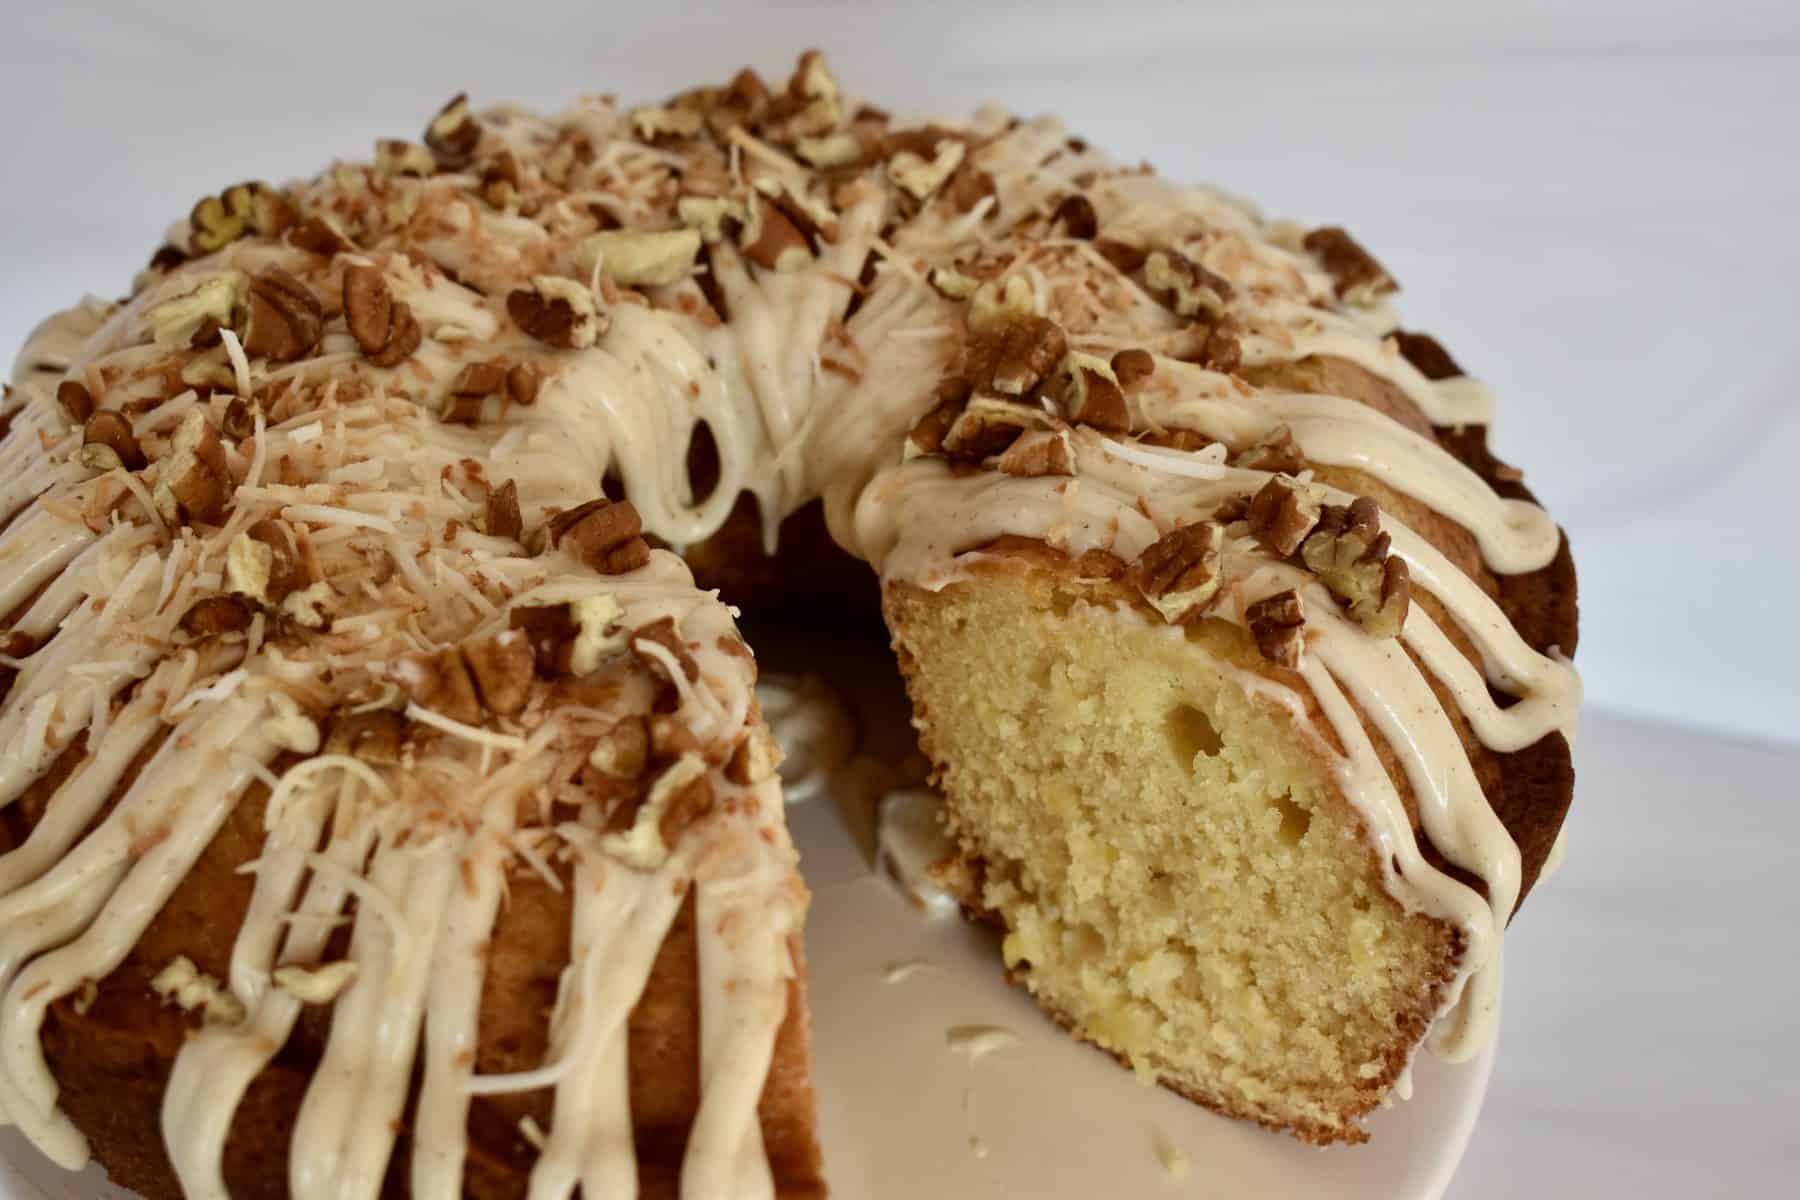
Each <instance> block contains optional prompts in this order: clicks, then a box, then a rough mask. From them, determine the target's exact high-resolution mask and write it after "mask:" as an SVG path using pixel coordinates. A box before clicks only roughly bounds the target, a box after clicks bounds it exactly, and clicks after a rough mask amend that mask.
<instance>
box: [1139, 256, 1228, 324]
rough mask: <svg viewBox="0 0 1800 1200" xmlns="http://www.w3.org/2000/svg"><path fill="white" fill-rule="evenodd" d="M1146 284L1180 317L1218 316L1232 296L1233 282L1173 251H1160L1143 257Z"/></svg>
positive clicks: (1152, 292)
mask: <svg viewBox="0 0 1800 1200" xmlns="http://www.w3.org/2000/svg"><path fill="white" fill-rule="evenodd" d="M1144 286H1145V287H1146V288H1148V289H1149V291H1150V294H1151V295H1153V296H1155V297H1156V298H1157V299H1158V300H1159V301H1161V302H1162V304H1163V306H1164V307H1165V308H1167V309H1169V310H1170V311H1171V312H1173V313H1174V314H1175V315H1176V316H1179V317H1194V316H1198V315H1200V314H1201V313H1205V314H1207V315H1208V316H1211V317H1215V318H1216V317H1218V316H1220V315H1221V314H1223V313H1224V311H1225V305H1226V303H1227V302H1228V301H1230V299H1231V294H1232V293H1231V284H1230V283H1229V282H1228V281H1227V280H1226V279H1224V278H1223V277H1222V276H1219V275H1215V274H1213V273H1212V272H1211V271H1209V270H1207V269H1206V268H1205V267H1203V266H1201V265H1200V264H1199V263H1197V262H1194V261H1193V260H1192V259H1190V258H1188V257H1187V256H1186V255H1184V254H1180V253H1178V252H1176V251H1174V250H1158V251H1156V252H1154V253H1153V254H1151V255H1150V256H1149V257H1148V258H1146V259H1145V260H1144Z"/></svg>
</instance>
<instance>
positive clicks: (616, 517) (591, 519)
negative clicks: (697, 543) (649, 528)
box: [546, 499, 650, 575]
mask: <svg viewBox="0 0 1800 1200" xmlns="http://www.w3.org/2000/svg"><path fill="white" fill-rule="evenodd" d="M643 528H644V526H643V522H642V521H641V520H640V519H639V518H638V511H637V509H636V508H634V507H633V506H632V505H631V502H630V501H627V500H619V501H613V500H606V499H600V500H590V501H588V502H587V503H586V504H582V505H577V506H576V507H574V508H571V509H569V510H567V511H566V512H560V513H558V514H556V516H554V517H552V518H551V519H550V522H549V524H548V525H547V526H546V529H547V530H548V532H549V535H550V544H551V545H552V546H560V545H562V543H563V542H564V541H567V542H568V543H569V544H570V546H571V547H572V549H573V552H574V553H575V555H576V556H577V557H578V558H580V559H581V561H583V562H585V563H587V564H588V566H590V567H592V568H594V569H595V570H596V571H600V572H603V573H605V574H607V575H620V574H623V573H624V572H626V571H635V570H637V569H638V568H639V567H641V566H643V565H644V564H645V563H647V562H649V561H650V546H649V543H647V542H645V541H644V539H643V537H642V533H643Z"/></svg>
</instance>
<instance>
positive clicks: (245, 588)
mask: <svg viewBox="0 0 1800 1200" xmlns="http://www.w3.org/2000/svg"><path fill="white" fill-rule="evenodd" d="M274 574H275V548H274V547H273V546H271V545H269V544H268V543H267V542H261V541H258V540H257V539H256V538H253V537H251V536H250V535H249V534H248V533H240V534H238V535H237V536H236V537H235V538H233V539H231V545H230V546H229V547H227V548H226V551H225V590H226V591H227V592H229V593H231V594H232V595H234V596H247V597H249V598H250V599H251V600H254V601H255V602H256V603H258V604H270V603H273V601H272V600H271V599H270V597H269V581H270V579H271V578H272V577H273V575H274Z"/></svg>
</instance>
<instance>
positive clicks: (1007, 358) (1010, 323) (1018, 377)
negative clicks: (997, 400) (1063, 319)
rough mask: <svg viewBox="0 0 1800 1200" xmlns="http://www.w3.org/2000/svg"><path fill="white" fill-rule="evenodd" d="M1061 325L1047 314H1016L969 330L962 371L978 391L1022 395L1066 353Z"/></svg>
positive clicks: (1041, 381)
mask: <svg viewBox="0 0 1800 1200" xmlns="http://www.w3.org/2000/svg"><path fill="white" fill-rule="evenodd" d="M1068 349H1069V341H1068V338H1067V337H1066V336H1064V334H1063V331H1062V328H1061V326H1059V325H1057V324H1056V322H1054V321H1052V320H1050V319H1049V318H1047V317H1039V316H1031V315H1026V316H1018V317H1014V318H1012V319H1011V320H1007V321H997V322H994V323H991V324H987V325H984V326H983V327H982V328H980V329H978V330H975V331H973V332H972V333H971V334H970V336H969V339H968V341H967V342H966V343H965V345H964V347H963V356H962V374H963V377H964V378H965V379H967V380H968V381H969V383H970V385H971V386H972V387H973V388H974V389H975V390H976V391H978V392H987V391H992V392H998V393H999V394H1000V395H1002V396H1025V395H1028V394H1030V393H1031V392H1032V391H1034V390H1035V389H1036V388H1037V387H1038V386H1039V385H1040V384H1042V383H1043V382H1044V380H1045V379H1047V378H1048V377H1049V376H1050V374H1051V373H1052V372H1053V371H1055V370H1056V368H1057V366H1058V365H1059V364H1060V363H1061V362H1062V361H1063V357H1064V356H1065V355H1066V354H1067V353H1068Z"/></svg>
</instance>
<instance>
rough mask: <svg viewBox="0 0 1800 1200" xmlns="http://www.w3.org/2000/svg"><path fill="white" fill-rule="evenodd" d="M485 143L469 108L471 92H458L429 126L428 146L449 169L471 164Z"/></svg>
mask: <svg viewBox="0 0 1800 1200" xmlns="http://www.w3.org/2000/svg"><path fill="white" fill-rule="evenodd" d="M480 142H481V126H480V125H479V124H478V123H477V122H476V120H475V116H474V114H473V113H471V112H470V111H469V94H468V93H467V92H458V93H457V94H456V95H455V97H454V98H452V99H451V101H450V103H448V104H446V105H444V107H443V108H441V109H439V110H438V114H437V116H435V117H433V118H432V119H431V124H429V125H427V126H426V127H425V145H426V147H427V148H428V149H429V150H430V151H431V153H432V154H433V156H435V157H436V159H437V161H438V164H439V165H440V166H442V167H444V168H445V169H446V170H452V171H455V170H460V169H461V168H463V167H466V166H468V165H469V160H470V159H471V158H472V157H474V154H475V147H476V146H477V145H478V144H480Z"/></svg>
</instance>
